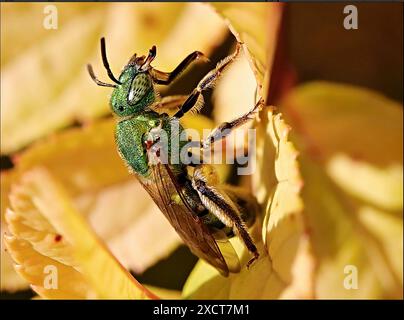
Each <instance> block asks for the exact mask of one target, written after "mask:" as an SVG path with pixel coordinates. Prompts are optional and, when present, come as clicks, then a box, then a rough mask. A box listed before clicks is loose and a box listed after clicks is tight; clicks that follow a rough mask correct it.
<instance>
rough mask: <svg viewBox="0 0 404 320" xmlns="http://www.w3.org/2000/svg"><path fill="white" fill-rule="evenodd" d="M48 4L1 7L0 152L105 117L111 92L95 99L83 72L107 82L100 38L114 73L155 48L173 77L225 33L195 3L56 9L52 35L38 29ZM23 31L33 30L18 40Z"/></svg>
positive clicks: (213, 17)
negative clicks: (182, 63) (190, 56)
mask: <svg viewBox="0 0 404 320" xmlns="http://www.w3.org/2000/svg"><path fill="white" fill-rule="evenodd" d="M45 6H46V4H40V3H36V4H29V5H25V4H3V3H2V4H1V7H2V11H1V20H2V26H3V27H2V31H1V32H2V39H3V37H4V39H10V40H9V41H8V43H11V42H12V43H13V45H12V46H11V45H9V46H5V47H4V56H5V58H4V59H3V48H2V95H1V105H2V108H1V136H2V139H1V153H2V154H4V153H11V152H15V151H16V150H19V149H21V147H23V146H26V145H27V144H29V143H31V142H33V141H35V140H36V139H38V138H40V137H43V136H46V135H47V134H49V133H50V132H53V131H55V130H57V129H60V128H63V127H65V126H68V125H69V124H72V123H73V122H74V121H75V120H79V121H83V122H86V121H88V120H90V119H93V118H94V117H97V116H100V115H103V114H107V113H109V110H108V109H109V108H108V94H109V93H110V91H108V90H106V89H104V91H102V92H105V94H102V93H101V94H100V92H101V91H100V90H102V89H100V88H99V87H97V86H95V85H94V83H93V82H92V81H91V79H90V78H89V75H88V74H87V71H86V69H85V66H86V64H87V63H89V62H91V63H92V64H93V65H94V69H95V71H96V73H97V74H99V75H100V77H101V78H103V77H104V76H105V73H104V70H105V69H104V68H103V67H102V63H101V56H100V49H99V39H100V37H101V36H105V37H106V40H107V46H108V57H109V60H110V64H111V67H112V69H113V70H114V71H115V72H118V70H119V68H120V67H121V66H123V65H124V64H125V63H126V62H127V61H128V59H129V57H130V56H131V55H132V54H133V53H135V52H137V53H138V54H146V53H147V52H148V50H149V48H150V47H151V46H152V45H157V48H158V56H157V59H156V61H155V66H156V67H158V68H159V69H162V70H164V71H166V70H167V71H170V70H172V69H173V68H174V66H176V65H177V64H178V63H179V62H180V61H181V59H183V58H184V57H185V56H186V55H188V54H189V53H190V52H192V51H194V50H199V51H202V52H204V53H205V54H206V55H209V54H210V52H211V51H212V50H213V48H214V47H215V46H216V45H217V43H220V42H221V41H222V39H223V38H224V37H225V32H226V26H225V25H224V23H223V21H221V19H220V18H219V17H217V16H216V15H215V14H214V12H212V10H210V8H209V7H207V6H205V5H203V4H197V3H191V4H180V3H177V4H168V3H166V4H160V3H159V4H154V3H151V4H150V3H113V4H112V3H111V4H109V3H102V4H101V3H100V4H93V5H91V6H89V5H86V4H59V3H58V4H55V7H56V9H57V10H58V17H59V19H58V28H57V29H56V30H46V29H45V28H44V27H43V26H42V22H43V20H44V18H45V17H46V15H45V14H44V12H43V11H44V7H45ZM3 9H4V10H3ZM20 13H21V14H20ZM3 18H4V22H3ZM201 25H203V28H201ZM21 30H30V32H29V33H26V32H25V35H24V33H23V35H22V36H21V37H20V35H21V32H20V31H21ZM134 39H135V41H134ZM19 41H21V43H19ZM66 52H69V58H68V59H67V58H66ZM21 88H23V89H21ZM21 90H23V91H24V94H21Z"/></svg>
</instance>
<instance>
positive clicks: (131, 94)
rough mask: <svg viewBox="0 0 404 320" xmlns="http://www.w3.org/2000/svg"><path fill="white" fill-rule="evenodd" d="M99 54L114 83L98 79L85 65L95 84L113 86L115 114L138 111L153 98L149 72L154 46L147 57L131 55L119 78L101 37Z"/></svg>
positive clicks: (153, 55)
mask: <svg viewBox="0 0 404 320" xmlns="http://www.w3.org/2000/svg"><path fill="white" fill-rule="evenodd" d="M101 55H102V61H103V63H104V67H105V68H106V69H107V72H108V76H109V78H110V79H111V80H112V81H113V82H115V84H109V83H105V82H101V81H99V80H98V79H97V78H96V76H95V75H94V72H93V69H92V67H91V65H88V66H87V68H88V72H89V73H90V76H91V78H92V79H93V80H94V81H95V83H96V84H97V85H99V86H104V87H112V88H114V91H113V92H112V95H111V108H112V111H113V112H114V113H115V114H116V115H117V116H120V117H125V116H130V115H133V114H136V113H139V112H141V111H143V110H144V109H145V108H146V107H147V106H149V105H150V104H151V103H152V102H153V101H154V100H155V91H154V86H153V79H152V77H151V75H150V74H149V69H150V68H151V67H150V63H151V62H152V61H153V60H154V58H155V57H156V47H155V46H153V47H152V48H151V49H150V51H149V55H148V56H147V57H145V56H141V57H137V56H136V54H135V55H133V56H132V58H131V59H130V60H129V62H128V64H127V65H126V66H125V68H124V69H123V71H122V73H121V75H120V76H119V80H118V79H116V78H115V76H114V75H113V73H112V71H111V69H110V67H109V63H108V60H107V55H106V50H105V39H104V38H101Z"/></svg>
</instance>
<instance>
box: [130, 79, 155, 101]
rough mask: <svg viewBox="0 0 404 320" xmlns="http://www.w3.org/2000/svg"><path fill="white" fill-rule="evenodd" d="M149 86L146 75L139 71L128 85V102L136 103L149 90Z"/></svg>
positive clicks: (149, 82)
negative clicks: (129, 85)
mask: <svg viewBox="0 0 404 320" xmlns="http://www.w3.org/2000/svg"><path fill="white" fill-rule="evenodd" d="M150 87H151V81H150V79H149V77H148V75H146V74H144V73H141V74H139V75H137V76H136V77H135V78H134V79H133V81H132V85H131V87H130V91H129V95H128V102H129V104H132V105H133V104H136V103H137V102H139V101H140V100H141V99H142V98H143V97H144V95H145V94H146V93H147V91H149V89H150Z"/></svg>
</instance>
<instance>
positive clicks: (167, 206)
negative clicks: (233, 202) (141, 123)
mask: <svg viewBox="0 0 404 320" xmlns="http://www.w3.org/2000/svg"><path fill="white" fill-rule="evenodd" d="M151 170H152V174H153V180H154V181H153V182H154V183H151V184H147V183H144V182H142V183H143V185H144V187H145V189H146V190H147V191H148V192H149V194H150V195H151V197H152V198H153V199H154V200H155V202H156V204H157V205H158V206H159V208H160V210H161V211H162V212H163V213H164V215H165V216H166V217H167V219H168V221H169V222H170V223H171V225H172V226H173V227H174V229H175V230H176V231H177V233H178V235H179V236H180V237H181V239H182V240H183V241H184V242H185V244H187V245H188V247H189V248H190V250H191V251H192V252H193V253H194V254H195V255H197V256H198V257H200V258H202V259H204V260H206V261H207V262H209V263H210V264H211V265H212V266H214V267H215V268H217V269H218V270H219V271H220V272H221V273H222V275H224V276H227V275H228V274H229V271H232V272H238V271H240V263H239V259H238V256H237V254H236V252H235V251H234V249H233V246H232V245H231V243H230V242H229V241H228V240H220V241H218V242H216V240H215V239H214V237H213V235H212V233H211V232H210V230H209V229H208V227H207V226H206V225H205V224H203V222H202V221H201V219H200V218H199V217H198V216H197V215H196V214H195V213H194V212H193V210H192V209H191V207H190V205H189V204H188V202H187V200H186V197H185V196H184V194H183V192H182V190H181V188H180V187H179V185H178V183H177V181H176V179H175V176H174V175H173V173H172V172H171V169H170V168H169V167H168V165H165V164H161V163H158V164H156V165H152V166H151ZM176 195H178V196H179V197H180V199H181V201H174V200H173V199H175V196H176ZM217 232H221V231H220V230H218V231H217ZM221 250H222V251H221ZM222 252H223V254H222Z"/></svg>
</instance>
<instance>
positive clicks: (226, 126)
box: [201, 98, 264, 148]
mask: <svg viewBox="0 0 404 320" xmlns="http://www.w3.org/2000/svg"><path fill="white" fill-rule="evenodd" d="M263 104H264V101H263V99H262V98H261V99H260V100H259V101H258V102H257V103H256V104H255V106H254V108H253V109H251V110H250V111H249V112H247V113H246V114H244V115H242V116H241V117H238V118H236V119H234V120H232V121H230V122H223V123H222V124H220V125H219V126H218V127H216V128H215V129H213V131H212V132H211V133H210V134H209V136H208V137H207V138H206V139H205V140H204V141H202V144H201V148H208V147H209V146H210V145H211V144H212V143H214V142H216V141H219V140H221V139H223V138H225V137H226V136H228V135H229V134H230V133H231V131H232V130H233V129H235V128H237V127H239V126H241V125H243V124H245V123H246V122H248V121H249V120H252V119H254V117H255V116H256V114H257V113H258V112H259V111H260V109H261V108H262V106H263Z"/></svg>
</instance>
